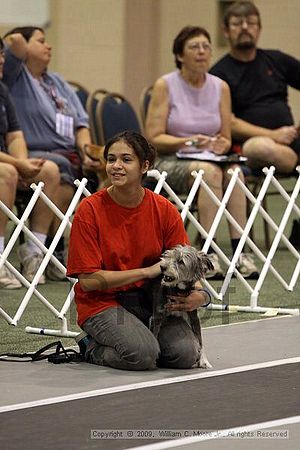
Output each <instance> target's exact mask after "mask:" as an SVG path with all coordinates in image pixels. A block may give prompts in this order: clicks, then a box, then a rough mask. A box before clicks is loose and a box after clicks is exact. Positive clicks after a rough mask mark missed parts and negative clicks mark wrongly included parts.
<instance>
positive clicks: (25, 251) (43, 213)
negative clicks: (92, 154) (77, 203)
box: [0, 38, 60, 289]
mask: <svg viewBox="0 0 300 450" xmlns="http://www.w3.org/2000/svg"><path fill="white" fill-rule="evenodd" d="M3 63H4V51H3V42H2V39H1V38H0V79H1V78H2V74H3ZM0 111H1V114H0V200H1V201H2V202H3V203H4V204H5V205H6V206H7V207H8V208H9V209H10V210H12V209H13V206H14V202H15V197H16V191H17V188H18V187H19V188H26V187H28V186H29V185H30V183H32V182H36V183H38V182H39V181H43V182H44V183H45V187H44V190H43V191H44V193H45V194H46V195H47V196H48V197H49V198H50V199H52V200H54V196H55V194H56V191H57V189H58V187H59V183H60V176H59V171H58V167H57V165H56V164H55V163H54V162H51V161H45V160H44V159H42V158H31V159H28V157H27V148H26V143H25V140H24V137H23V133H22V131H21V130H20V127H19V124H18V121H17V118H16V113H15V108H14V105H13V103H12V100H11V97H10V95H9V92H8V89H7V87H6V86H5V85H4V84H3V83H2V82H1V81H0ZM7 220H8V217H7V215H6V214H4V213H3V212H2V211H0V254H1V253H3V251H4V242H5V232H6V225H7ZM52 220H53V213H52V212H51V210H50V209H49V208H48V206H46V204H45V203H44V202H43V201H42V200H38V201H37V203H36V205H35V208H34V209H33V211H32V213H31V217H30V225H31V231H32V232H33V234H34V235H35V236H36V237H37V238H38V239H39V240H40V241H41V242H42V243H43V244H45V241H46V237H47V233H48V230H49V227H50V223H51V221H52ZM43 256H44V255H43V253H42V251H41V250H40V248H39V247H37V246H36V245H35V243H34V242H33V241H31V240H28V241H27V242H26V243H25V244H23V245H22V246H21V247H20V249H19V257H20V260H21V264H22V267H23V269H22V273H23V275H24V277H25V278H27V280H28V281H32V279H33V277H34V275H35V273H36V271H37V270H38V268H39V267H40V264H41V261H42V259H43ZM44 283H45V276H44V275H42V276H41V278H40V280H39V284H44ZM21 286H22V285H21V283H20V282H19V280H18V279H17V278H16V277H15V276H14V275H13V274H12V273H11V272H10V270H9V269H8V268H7V267H6V266H5V265H3V266H2V268H1V269H0V288H6V289H17V288H20V287H21Z"/></svg>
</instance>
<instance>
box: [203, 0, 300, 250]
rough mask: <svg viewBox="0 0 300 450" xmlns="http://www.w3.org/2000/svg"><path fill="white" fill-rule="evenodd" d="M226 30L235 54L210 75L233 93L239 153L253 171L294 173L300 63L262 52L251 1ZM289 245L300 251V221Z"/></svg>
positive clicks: (232, 14)
mask: <svg viewBox="0 0 300 450" xmlns="http://www.w3.org/2000/svg"><path fill="white" fill-rule="evenodd" d="M223 24H224V32H225V37H226V38H227V40H228V43H229V45H230V51H229V53H228V54H227V55H225V56H224V57H223V58H221V60H220V61H218V62H217V63H216V64H215V65H214V66H213V67H212V69H211V71H210V73H212V74H214V75H216V76H218V77H220V78H222V79H223V80H225V81H226V82H227V83H228V84H229V87H230V90H231V96H232V110H233V113H234V116H233V120H232V126H231V131H232V136H233V145H234V148H235V149H236V150H237V151H239V152H240V151H242V152H243V154H244V155H245V156H247V157H248V163H247V164H248V165H249V167H250V168H252V169H259V171H260V170H261V168H263V167H264V166H271V165H273V166H275V168H276V169H277V171H278V172H280V173H282V174H289V173H292V172H293V171H294V169H295V166H296V164H299V162H300V135H299V127H298V128H297V126H296V125H295V122H294V118H293V116H292V112H291V109H290V106H289V104H288V95H287V90H288V86H291V87H293V88H294V89H298V90H299V89H300V61H299V60H297V59H295V58H294V57H292V56H290V55H287V54H285V53H282V52H281V51H279V50H263V49H260V48H257V42H258V39H259V36H260V31H261V18H260V13H259V10H258V9H257V7H256V6H255V5H254V4H253V3H252V2H250V1H241V2H236V3H233V4H232V5H231V6H230V7H229V8H228V9H227V10H226V12H225V15H224V18H223ZM290 240H291V242H292V243H293V245H295V246H296V247H297V248H300V221H298V222H295V224H294V229H293V233H292V235H291V238H290Z"/></svg>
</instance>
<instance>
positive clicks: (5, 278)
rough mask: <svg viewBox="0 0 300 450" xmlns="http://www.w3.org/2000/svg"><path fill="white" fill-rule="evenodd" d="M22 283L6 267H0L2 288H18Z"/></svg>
mask: <svg viewBox="0 0 300 450" xmlns="http://www.w3.org/2000/svg"><path fill="white" fill-rule="evenodd" d="M21 287H22V284H21V283H20V281H19V280H18V279H17V278H16V277H15V276H14V274H13V273H12V272H11V271H10V270H9V269H8V268H7V267H6V266H3V267H2V268H1V269H0V288H4V289H20V288H21Z"/></svg>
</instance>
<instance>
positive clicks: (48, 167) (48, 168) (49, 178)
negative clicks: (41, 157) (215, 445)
mask: <svg viewBox="0 0 300 450" xmlns="http://www.w3.org/2000/svg"><path fill="white" fill-rule="evenodd" d="M39 178H40V179H41V181H45V182H46V183H47V182H48V183H49V182H51V183H52V184H57V185H58V184H59V183H60V173H59V167H58V165H57V164H56V163H55V162H53V161H45V163H44V165H43V167H42V169H41V171H40V173H39Z"/></svg>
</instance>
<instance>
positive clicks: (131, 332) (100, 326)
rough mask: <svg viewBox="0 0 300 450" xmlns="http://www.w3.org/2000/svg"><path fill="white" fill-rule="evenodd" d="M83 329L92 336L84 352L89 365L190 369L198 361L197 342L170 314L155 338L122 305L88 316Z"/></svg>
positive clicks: (198, 348)
mask: <svg viewBox="0 0 300 450" xmlns="http://www.w3.org/2000/svg"><path fill="white" fill-rule="evenodd" d="M82 328H83V329H84V330H85V331H86V332H87V333H88V334H89V335H90V336H91V337H92V339H91V341H90V344H89V345H88V348H87V352H86V360H87V361H88V362H89V363H92V364H98V365H101V366H110V367H114V368H115V369H124V370H148V369H155V368H156V366H160V367H169V368H176V369H190V368H192V367H193V366H194V364H196V362H197V361H198V360H199V355H200V345H199V343H198V341H197V339H196V337H195V335H194V333H193V332H192V330H191V328H190V326H189V325H188V323H187V322H186V321H185V320H184V319H183V318H182V317H176V316H169V317H168V318H167V320H166V321H165V323H164V324H163V326H162V328H161V330H160V333H159V336H158V340H156V338H155V337H154V336H153V334H152V333H151V331H150V330H149V328H148V327H147V326H146V325H144V323H143V322H142V321H141V320H140V319H139V318H138V317H136V315H134V314H132V313H130V312H128V311H127V310H126V309H125V308H123V307H122V306H120V307H116V308H108V309H106V310H105V311H103V312H101V313H99V314H97V315H95V316H93V317H90V318H89V319H87V320H86V321H85V322H84V324H83V326H82Z"/></svg>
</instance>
